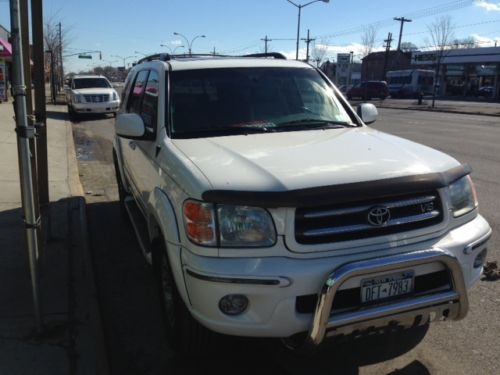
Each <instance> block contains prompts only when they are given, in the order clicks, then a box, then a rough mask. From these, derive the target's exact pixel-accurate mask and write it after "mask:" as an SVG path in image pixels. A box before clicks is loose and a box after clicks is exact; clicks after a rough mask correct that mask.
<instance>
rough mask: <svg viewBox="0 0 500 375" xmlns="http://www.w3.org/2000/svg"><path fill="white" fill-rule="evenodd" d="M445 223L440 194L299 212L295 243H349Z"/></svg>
mask: <svg viewBox="0 0 500 375" xmlns="http://www.w3.org/2000/svg"><path fill="white" fill-rule="evenodd" d="M442 220H443V206H442V203H441V200H440V198H439V193H438V192H437V191H433V192H430V193H422V194H412V195H404V196H398V197H390V198H381V199H373V200H370V201H361V202H356V203H350V204H349V203H346V204H338V205H335V206H326V207H314V208H298V209H297V210H296V212H295V239H296V241H297V242H298V243H299V244H322V243H330V242H339V241H349V240H356V239H362V238H369V237H375V236H382V235H388V234H393V233H399V232H405V231H409V230H414V229H420V228H425V227H427V226H431V225H435V224H438V223H439V222H441V221H442Z"/></svg>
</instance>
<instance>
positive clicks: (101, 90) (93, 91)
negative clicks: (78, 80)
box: [72, 87, 116, 95]
mask: <svg viewBox="0 0 500 375" xmlns="http://www.w3.org/2000/svg"><path fill="white" fill-rule="evenodd" d="M72 92H73V94H82V95H102V94H110V95H111V94H113V93H114V92H116V90H115V89H113V88H110V87H109V88H108V87H92V88H88V89H73V90H72Z"/></svg>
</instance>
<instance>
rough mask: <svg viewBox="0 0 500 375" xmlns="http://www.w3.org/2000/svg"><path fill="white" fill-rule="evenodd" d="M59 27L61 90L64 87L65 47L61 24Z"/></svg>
mask: <svg viewBox="0 0 500 375" xmlns="http://www.w3.org/2000/svg"><path fill="white" fill-rule="evenodd" d="M58 27H59V89H60V88H61V87H63V85H64V69H63V55H62V51H63V45H62V25H61V22H59V24H58Z"/></svg>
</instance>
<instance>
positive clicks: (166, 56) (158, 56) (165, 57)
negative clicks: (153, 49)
mask: <svg viewBox="0 0 500 375" xmlns="http://www.w3.org/2000/svg"><path fill="white" fill-rule="evenodd" d="M153 60H160V61H168V60H170V55H169V54H168V53H155V54H154V55H149V56H146V57H143V58H142V59H140V60H138V61H137V63H136V64H140V63H143V62H145V61H153Z"/></svg>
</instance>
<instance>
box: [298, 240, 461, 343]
mask: <svg viewBox="0 0 500 375" xmlns="http://www.w3.org/2000/svg"><path fill="white" fill-rule="evenodd" d="M434 262H440V263H442V264H443V265H444V266H445V267H447V269H448V270H449V271H450V274H451V278H452V284H453V285H452V290H451V291H450V290H448V291H443V292H437V293H433V294H431V295H427V296H420V297H416V298H412V299H408V300H404V301H395V302H393V303H391V304H386V305H381V306H375V307H372V308H366V309H363V310H360V311H354V312H347V313H340V314H336V315H331V311H332V304H333V300H334V298H335V295H336V293H337V291H338V289H339V288H340V286H341V285H342V284H343V283H344V282H345V281H346V280H348V279H350V278H352V277H357V276H365V275H369V274H374V273H379V272H386V271H395V270H401V269H407V268H411V267H415V266H419V265H423V264H428V263H434ZM468 308H469V303H468V299H467V289H466V287H465V282H464V277H463V274H462V268H461V266H460V263H459V261H458V259H457V258H456V257H455V255H453V254H452V253H450V252H448V251H445V250H440V249H432V250H422V251H416V252H412V253H406V254H398V255H391V256H387V257H382V258H374V259H368V260H362V261H357V262H352V263H348V264H345V265H343V266H341V267H339V268H337V269H336V270H335V271H333V272H332V273H331V274H330V275H329V276H328V278H327V279H326V281H325V283H324V285H323V287H322V288H321V291H320V292H319V295H318V302H317V304H316V310H315V312H314V316H313V322H312V325H311V327H310V329H309V333H308V337H307V341H306V345H307V346H317V345H319V344H321V342H322V341H323V339H324V338H325V336H330V335H334V334H340V333H348V332H352V331H354V330H357V329H363V328H368V327H373V326H376V327H379V326H382V325H384V324H387V323H389V322H393V321H395V322H398V323H404V322H405V321H406V322H411V321H414V319H415V318H416V317H417V316H419V315H424V314H431V313H444V312H446V313H445V315H444V316H445V317H446V318H448V319H454V320H458V319H462V318H464V317H465V315H466V314H467V310H468Z"/></svg>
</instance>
